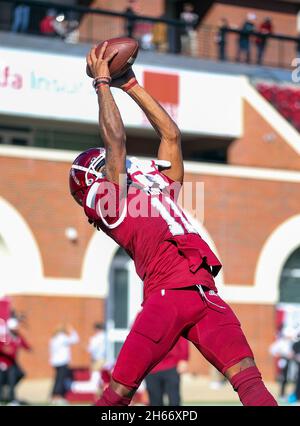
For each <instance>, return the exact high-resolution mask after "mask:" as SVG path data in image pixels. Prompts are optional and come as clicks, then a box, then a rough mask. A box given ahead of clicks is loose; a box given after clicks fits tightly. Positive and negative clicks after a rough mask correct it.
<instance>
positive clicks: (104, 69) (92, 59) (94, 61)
mask: <svg viewBox="0 0 300 426" xmlns="http://www.w3.org/2000/svg"><path fill="white" fill-rule="evenodd" d="M107 44H108V43H107V41H106V42H104V43H103V46H102V47H101V49H100V52H99V54H98V57H97V56H96V48H95V47H93V48H92V49H91V50H90V52H89V53H88V55H87V57H86V62H87V65H88V67H89V70H90V72H91V74H92V75H93V77H94V78H96V77H110V71H109V63H110V61H111V60H112V59H113V58H114V57H115V56H116V55H117V53H118V50H117V49H115V50H114V51H113V52H112V53H111V54H110V55H109V56H108V57H106V58H104V53H105V50H106V47H107Z"/></svg>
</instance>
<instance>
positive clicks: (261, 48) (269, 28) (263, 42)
mask: <svg viewBox="0 0 300 426" xmlns="http://www.w3.org/2000/svg"><path fill="white" fill-rule="evenodd" d="M258 32H260V34H261V35H260V36H259V37H256V40H255V43H256V49H257V56H256V63H257V64H259V65H261V63H262V61H263V57H264V53H265V50H266V46H267V42H268V35H270V34H272V32H273V24H272V20H271V18H266V19H265V20H264V21H263V22H262V23H261V24H260V26H259V29H258Z"/></svg>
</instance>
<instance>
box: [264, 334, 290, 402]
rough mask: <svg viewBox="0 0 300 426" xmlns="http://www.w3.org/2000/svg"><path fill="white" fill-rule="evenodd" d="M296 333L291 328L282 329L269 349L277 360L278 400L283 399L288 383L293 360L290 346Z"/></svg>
mask: <svg viewBox="0 0 300 426" xmlns="http://www.w3.org/2000/svg"><path fill="white" fill-rule="evenodd" d="M295 336H296V331H295V329H294V328H293V327H287V326H286V327H283V329H282V330H281V333H280V335H279V336H278V338H277V339H276V340H275V342H273V343H272V345H271V346H270V348H269V351H270V354H271V355H272V356H273V357H275V358H277V366H278V369H279V371H280V376H279V381H280V395H279V397H280V399H282V400H283V399H284V397H285V389H286V385H287V383H288V376H289V369H290V364H291V360H292V358H293V350H292V346H293V343H294V341H295Z"/></svg>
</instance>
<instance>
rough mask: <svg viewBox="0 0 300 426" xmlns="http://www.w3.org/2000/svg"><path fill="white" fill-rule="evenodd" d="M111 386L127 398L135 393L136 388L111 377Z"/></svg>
mask: <svg viewBox="0 0 300 426" xmlns="http://www.w3.org/2000/svg"><path fill="white" fill-rule="evenodd" d="M110 387H111V388H112V389H113V390H114V391H115V392H116V393H117V394H118V395H120V396H122V397H126V398H132V397H133V395H134V394H135V391H136V389H133V388H129V387H127V386H124V385H122V384H121V383H118V382H116V381H115V380H114V379H111V382H110Z"/></svg>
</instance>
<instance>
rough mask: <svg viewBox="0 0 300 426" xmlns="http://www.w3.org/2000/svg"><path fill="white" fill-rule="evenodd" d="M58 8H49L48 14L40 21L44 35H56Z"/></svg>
mask: <svg viewBox="0 0 300 426" xmlns="http://www.w3.org/2000/svg"><path fill="white" fill-rule="evenodd" d="M56 15H57V14H56V10H55V9H49V10H47V14H46V16H44V18H43V19H42V20H41V22H40V32H41V34H42V35H45V36H48V37H55V36H56V31H55V19H56Z"/></svg>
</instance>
